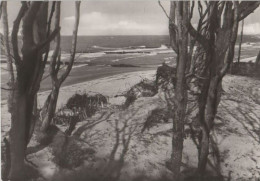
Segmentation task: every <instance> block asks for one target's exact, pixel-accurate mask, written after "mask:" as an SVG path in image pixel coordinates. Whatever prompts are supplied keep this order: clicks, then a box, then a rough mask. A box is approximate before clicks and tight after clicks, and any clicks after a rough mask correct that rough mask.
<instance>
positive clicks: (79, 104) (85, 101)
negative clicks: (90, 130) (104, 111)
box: [66, 94, 107, 117]
mask: <svg viewBox="0 0 260 181" xmlns="http://www.w3.org/2000/svg"><path fill="white" fill-rule="evenodd" d="M106 104H107V98H106V97H105V96H103V95H102V94H96V95H88V94H83V95H80V94H74V95H73V96H72V97H71V98H69V100H68V101H67V104H66V107H67V108H68V109H70V110H72V111H73V112H75V113H77V114H80V115H81V116H83V117H85V116H87V117H91V116H93V115H94V114H95V113H96V111H97V109H98V108H99V107H103V106H104V105H106Z"/></svg>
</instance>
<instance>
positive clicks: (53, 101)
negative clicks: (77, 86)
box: [40, 85, 60, 132]
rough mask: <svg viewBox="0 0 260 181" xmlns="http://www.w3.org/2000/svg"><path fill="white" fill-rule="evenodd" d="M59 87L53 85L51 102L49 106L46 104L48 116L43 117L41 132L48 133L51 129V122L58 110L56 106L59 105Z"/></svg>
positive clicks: (49, 101)
mask: <svg viewBox="0 0 260 181" xmlns="http://www.w3.org/2000/svg"><path fill="white" fill-rule="evenodd" d="M59 89H60V86H59V85H53V87H52V91H51V93H50V94H49V100H47V101H48V103H47V104H45V105H46V106H47V107H46V108H45V109H46V114H45V115H44V116H43V121H42V124H41V128H40V131H41V132H46V131H47V129H48V128H49V126H50V124H51V121H52V119H53V117H54V115H55V110H56V105H57V100H58V96H59Z"/></svg>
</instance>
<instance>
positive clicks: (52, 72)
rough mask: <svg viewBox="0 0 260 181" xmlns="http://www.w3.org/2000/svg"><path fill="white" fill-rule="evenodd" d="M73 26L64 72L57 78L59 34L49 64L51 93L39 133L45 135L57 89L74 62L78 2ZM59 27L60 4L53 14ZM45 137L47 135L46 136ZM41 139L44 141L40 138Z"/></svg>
mask: <svg viewBox="0 0 260 181" xmlns="http://www.w3.org/2000/svg"><path fill="white" fill-rule="evenodd" d="M75 5H76V8H75V18H76V19H75V20H76V21H75V24H74V30H73V39H72V48H71V57H70V61H69V65H68V66H67V68H66V70H65V72H64V73H63V74H62V75H61V76H60V78H58V73H59V66H60V34H58V35H57V42H56V47H55V49H54V52H53V55H52V60H51V63H50V75H51V79H52V92H51V93H50V95H49V96H48V98H47V100H46V101H45V104H44V107H43V111H42V117H43V121H42V125H41V128H40V131H41V132H42V133H46V131H47V130H48V128H49V126H50V124H51V121H52V119H53V117H54V115H55V110H56V105H57V100H58V96H59V89H60V86H61V84H62V83H63V82H64V80H65V79H66V78H67V77H68V75H69V73H70V71H71V69H72V66H73V63H74V60H75V53H76V46H77V34H78V25H79V17H80V2H79V1H78V2H75ZM59 26H60V2H57V4H56V14H55V27H59ZM46 136H47V135H46ZM41 139H44V137H43V138H41Z"/></svg>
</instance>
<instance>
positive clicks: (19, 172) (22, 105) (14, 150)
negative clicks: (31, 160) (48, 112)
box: [9, 87, 34, 181]
mask: <svg viewBox="0 0 260 181" xmlns="http://www.w3.org/2000/svg"><path fill="white" fill-rule="evenodd" d="M33 101H34V100H33V97H31V96H30V95H28V94H27V92H26V91H21V89H19V87H17V90H15V92H14V104H13V114H12V119H11V120H12V122H11V124H12V126H11V129H10V149H11V169H10V173H9V179H10V180H12V181H13V180H24V179H26V175H25V172H24V158H25V151H26V146H27V143H28V136H29V135H28V131H29V130H28V128H29V126H30V120H31V116H32V114H31V113H32V109H33ZM18 120H19V121H18Z"/></svg>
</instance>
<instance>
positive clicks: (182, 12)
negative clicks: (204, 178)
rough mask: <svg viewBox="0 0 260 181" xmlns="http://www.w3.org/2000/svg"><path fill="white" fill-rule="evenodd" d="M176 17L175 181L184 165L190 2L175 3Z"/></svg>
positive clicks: (173, 152) (173, 164)
mask: <svg viewBox="0 0 260 181" xmlns="http://www.w3.org/2000/svg"><path fill="white" fill-rule="evenodd" d="M175 3H176V9H175V16H176V18H177V26H178V35H177V36H176V37H177V47H178V48H177V50H178V60H177V72H176V85H175V97H174V99H175V102H174V110H173V112H174V118H173V137H172V155H171V168H172V171H173V177H174V179H175V180H178V179H179V178H180V170H181V165H182V150H183V136H184V135H183V134H184V133H183V132H184V121H185V113H186V106H187V90H186V78H185V71H186V66H187V62H188V31H187V27H186V26H185V21H187V18H188V17H187V16H188V12H189V3H188V2H175Z"/></svg>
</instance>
